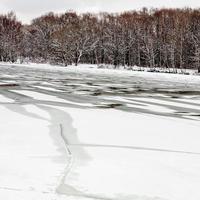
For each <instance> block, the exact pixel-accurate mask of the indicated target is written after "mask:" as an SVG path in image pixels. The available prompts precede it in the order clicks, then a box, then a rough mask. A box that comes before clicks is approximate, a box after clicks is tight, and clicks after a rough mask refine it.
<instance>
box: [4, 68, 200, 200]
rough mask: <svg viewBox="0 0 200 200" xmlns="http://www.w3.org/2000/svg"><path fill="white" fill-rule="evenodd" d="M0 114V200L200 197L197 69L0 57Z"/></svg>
mask: <svg viewBox="0 0 200 200" xmlns="http://www.w3.org/2000/svg"><path fill="white" fill-rule="evenodd" d="M0 114H1V117H0V120H1V125H0V134H1V135H0V160H1V161H0V162H1V166H0V197H1V198H4V199H12V200H13V197H15V199H16V200H18V199H20V200H21V199H23V198H24V199H26V200H27V199H34V198H37V199H39V200H40V199H48V200H49V199H52V200H53V199H56V200H57V199H66V198H67V199H77V200H78V199H81V200H82V199H113V200H125V199H127V200H130V199H131V200H187V199H190V200H196V199H199V198H200V192H199V190H198V188H199V184H200V170H199V168H200V145H199V143H200V123H199V121H200V77H199V76H190V75H189V76H186V75H185V76H184V75H174V74H157V73H146V72H128V71H127V72H126V71H113V70H101V69H90V68H86V69H84V68H83V69H81V67H78V68H72V67H69V68H66V69H65V68H59V67H55V68H53V67H51V68H50V69H48V68H47V67H44V66H40V65H38V66H34V65H33V66H28V67H27V66H12V65H5V66H4V65H3V64H1V66H0ZM13 163H14V165H13ZM22 197H23V198H22Z"/></svg>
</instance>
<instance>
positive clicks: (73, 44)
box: [0, 8, 200, 72]
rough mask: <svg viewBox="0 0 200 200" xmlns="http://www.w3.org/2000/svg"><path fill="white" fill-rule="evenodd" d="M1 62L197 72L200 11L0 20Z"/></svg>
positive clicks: (51, 15)
mask: <svg viewBox="0 0 200 200" xmlns="http://www.w3.org/2000/svg"><path fill="white" fill-rule="evenodd" d="M0 61H4V62H16V61H20V62H25V61H30V62H37V63H38V62H39V63H51V64H57V65H63V66H67V65H71V64H74V65H78V64H79V63H90V64H98V65H100V64H109V65H113V66H114V67H115V68H117V67H118V66H127V67H130V68H131V66H134V65H136V66H141V67H151V68H156V67H162V68H173V69H178V68H181V69H182V68H183V69H198V71H199V72H200V9H190V8H185V9H150V10H149V9H146V8H144V9H142V10H140V11H129V12H124V13H112V14H111V13H98V14H92V13H85V14H77V13H76V12H74V11H67V12H66V13H64V14H55V13H47V14H45V15H43V16H40V17H38V18H36V19H33V20H32V22H31V23H30V24H29V25H26V24H22V23H21V22H20V21H18V20H17V18H16V16H15V14H14V13H13V12H10V13H8V14H6V15H0Z"/></svg>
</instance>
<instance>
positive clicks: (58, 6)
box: [0, 0, 200, 23]
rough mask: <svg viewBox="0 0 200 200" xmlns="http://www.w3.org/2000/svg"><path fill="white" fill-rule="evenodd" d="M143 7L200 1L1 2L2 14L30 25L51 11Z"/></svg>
mask: <svg viewBox="0 0 200 200" xmlns="http://www.w3.org/2000/svg"><path fill="white" fill-rule="evenodd" d="M142 7H148V8H151V7H156V8H160V7H179V8H180V7H193V8H197V7H200V0H0V13H5V12H8V11H11V10H12V11H14V12H15V13H16V14H17V17H18V19H20V20H22V21H23V22H24V23H29V22H30V21H31V19H33V18H34V17H38V16H40V15H42V14H44V13H47V12H49V11H53V12H59V13H60V12H64V11H66V10H70V9H71V10H75V11H78V12H98V11H109V12H121V11H124V10H133V9H140V8H142Z"/></svg>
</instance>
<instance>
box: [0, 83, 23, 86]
mask: <svg viewBox="0 0 200 200" xmlns="http://www.w3.org/2000/svg"><path fill="white" fill-rule="evenodd" d="M18 86H20V85H19V84H17V83H3V84H0V87H18Z"/></svg>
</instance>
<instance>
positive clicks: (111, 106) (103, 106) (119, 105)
mask: <svg viewBox="0 0 200 200" xmlns="http://www.w3.org/2000/svg"><path fill="white" fill-rule="evenodd" d="M121 106H123V104H120V103H111V104H105V105H100V106H97V107H98V108H107V109H109V108H117V107H121Z"/></svg>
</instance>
